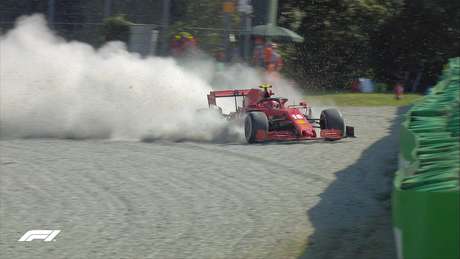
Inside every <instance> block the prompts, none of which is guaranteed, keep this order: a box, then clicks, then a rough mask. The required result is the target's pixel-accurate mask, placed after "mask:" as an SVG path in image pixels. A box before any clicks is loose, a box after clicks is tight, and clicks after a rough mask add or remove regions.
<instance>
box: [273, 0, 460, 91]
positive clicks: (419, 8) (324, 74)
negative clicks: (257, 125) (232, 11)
mask: <svg viewBox="0 0 460 259" xmlns="http://www.w3.org/2000/svg"><path fill="white" fill-rule="evenodd" d="M280 3H281V11H280V15H281V17H280V19H279V20H280V22H281V23H282V24H281V25H282V26H285V27H290V28H292V29H296V28H295V26H293V25H295V24H298V23H299V21H298V19H299V18H298V17H303V18H301V19H302V20H301V22H300V26H299V28H298V32H300V34H302V36H304V37H305V42H304V43H303V44H298V45H295V46H289V47H287V48H291V49H287V50H285V51H284V53H285V54H286V55H285V56H284V57H285V59H286V63H287V65H286V71H285V72H286V73H287V74H289V75H292V76H294V77H295V78H296V79H297V80H298V81H301V82H303V84H304V85H305V87H307V88H344V87H345V86H347V85H349V82H350V81H351V80H352V79H355V78H357V77H370V78H373V79H376V80H379V81H382V82H386V83H390V84H393V83H395V82H397V81H403V83H406V87H407V86H411V85H413V84H414V82H415V81H416V78H417V75H420V76H421V77H420V85H421V86H422V87H421V88H422V89H423V88H424V87H426V86H428V85H430V84H433V83H434V82H435V81H436V80H437V78H438V75H439V74H440V71H441V69H442V64H444V63H446V62H447V59H448V58H450V57H454V56H459V55H460V41H459V40H458V39H460V15H459V13H460V1H450V0H439V1H435V0H415V1H412V0H389V1H388V0H348V1H339V0H313V1H311V0H310V1H307V0H285V1H280ZM298 12H302V15H300V16H299V15H297V16H293V15H292V14H293V13H298ZM295 17H297V18H295Z"/></svg>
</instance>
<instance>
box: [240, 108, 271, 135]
mask: <svg viewBox="0 0 460 259" xmlns="http://www.w3.org/2000/svg"><path fill="white" fill-rule="evenodd" d="M259 130H263V131H265V133H267V132H268V118H267V115H265V113H264V112H249V113H248V114H247V116H246V118H245V119H244V136H245V137H246V141H247V142H248V143H255V142H258V141H257V139H256V133H257V131H259Z"/></svg>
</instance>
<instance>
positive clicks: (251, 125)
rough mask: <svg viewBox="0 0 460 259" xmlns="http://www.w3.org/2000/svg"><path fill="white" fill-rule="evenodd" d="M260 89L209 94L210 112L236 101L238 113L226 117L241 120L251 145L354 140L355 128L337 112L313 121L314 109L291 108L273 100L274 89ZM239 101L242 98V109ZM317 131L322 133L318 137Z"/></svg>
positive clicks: (301, 105) (264, 86)
mask: <svg viewBox="0 0 460 259" xmlns="http://www.w3.org/2000/svg"><path fill="white" fill-rule="evenodd" d="M259 87H260V89H243V90H236V89H235V90H220V91H211V92H210V93H209V94H208V104H209V107H210V108H216V109H218V110H220V111H222V109H221V108H219V107H218V106H217V103H216V99H217V98H222V97H233V98H234V99H235V108H236V110H235V112H230V113H229V114H223V115H224V116H226V117H227V118H228V119H229V120H241V121H243V123H244V132H245V137H246V141H247V142H248V143H257V142H264V141H292V140H312V139H325V140H338V139H341V138H343V137H351V136H354V128H353V127H350V126H345V122H344V120H343V118H342V115H341V114H340V112H339V111H337V110H336V109H327V110H323V111H322V112H321V116H320V118H319V119H314V118H312V112H311V108H310V107H309V106H308V105H307V104H306V103H305V102H300V103H299V104H298V105H287V104H286V103H287V101H288V99H286V98H280V97H272V96H273V92H272V91H271V85H269V84H262V85H261V86H259ZM237 97H242V102H241V106H240V105H239V104H238V101H237ZM315 128H319V129H320V134H319V136H317V133H316V130H315Z"/></svg>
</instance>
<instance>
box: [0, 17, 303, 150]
mask: <svg viewBox="0 0 460 259" xmlns="http://www.w3.org/2000/svg"><path fill="white" fill-rule="evenodd" d="M190 64H193V65H192V66H190ZM200 67H201V68H203V69H201V70H197V68H200ZM192 68H194V69H192ZM263 81H266V79H264V78H263V77H261V76H260V74H259V73H258V72H256V71H255V70H253V69H250V68H249V67H247V66H243V65H234V66H231V67H229V68H228V69H227V70H225V71H220V72H218V71H217V70H216V66H215V64H214V63H213V61H211V60H210V59H202V60H201V61H197V60H195V61H194V62H192V63H190V62H188V65H187V62H186V63H185V65H178V64H177V62H176V61H175V60H173V59H171V58H159V57H147V58H142V57H140V56H138V55H136V54H133V53H129V52H128V51H127V50H126V48H125V46H124V44H122V43H120V42H110V43H108V44H106V45H104V46H103V47H101V48H100V49H94V48H93V47H91V46H90V45H88V44H86V43H82V42H76V41H70V42H69V41H66V40H64V39H62V38H60V37H58V36H56V35H55V34H54V33H53V32H52V31H50V30H49V29H48V28H47V26H46V22H45V19H44V18H43V16H42V15H33V16H28V17H22V18H20V19H19V20H18V22H17V24H16V26H15V28H14V29H12V30H10V31H8V32H7V33H6V34H4V35H0V137H2V138H21V137H55V138H115V139H140V138H148V139H171V140H199V141H215V140H216V138H223V134H224V135H226V136H224V138H226V139H228V138H229V136H232V138H233V136H237V135H238V137H237V138H236V139H239V138H240V137H241V136H240V135H239V134H241V131H240V129H238V130H237V129H229V127H228V123H227V122H226V121H225V120H224V119H223V118H221V117H220V116H217V115H216V114H215V113H212V112H210V113H198V114H197V113H196V111H197V110H198V109H201V108H206V107H207V101H206V95H207V94H208V93H209V91H210V90H212V89H213V87H215V88H219V89H222V88H253V87H256V86H257V85H258V84H260V83H262V82H263ZM272 81H273V83H274V86H275V90H279V91H280V92H281V94H280V95H283V94H285V93H288V94H289V95H293V94H295V95H297V96H300V95H299V94H298V92H297V91H296V90H294V88H293V87H291V86H288V85H289V84H287V83H286V81H284V80H282V79H275V80H272ZM211 85H212V86H213V87H212V86H211ZM277 85H283V87H277ZM285 95H286V94H285ZM287 97H290V96H287ZM234 139H235V138H233V139H232V140H234Z"/></svg>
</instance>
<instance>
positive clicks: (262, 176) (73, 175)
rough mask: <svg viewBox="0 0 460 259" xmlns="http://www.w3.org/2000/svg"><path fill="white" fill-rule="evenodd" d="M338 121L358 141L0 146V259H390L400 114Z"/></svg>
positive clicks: (368, 112) (19, 142)
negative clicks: (33, 233)
mask: <svg viewBox="0 0 460 259" xmlns="http://www.w3.org/2000/svg"><path fill="white" fill-rule="evenodd" d="M343 111H344V116H345V117H346V119H347V120H348V121H349V122H350V124H353V125H354V126H356V128H357V129H356V134H357V135H358V138H354V139H344V140H341V141H339V142H324V141H310V142H301V143H273V144H263V145H241V144H214V143H192V142H181V143H171V142H167V141H158V142H153V143H143V142H134V141H131V142H130V141H109V140H79V141H75V140H58V139H16V140H1V141H0V151H1V156H0V157H1V161H0V162H1V164H0V166H1V174H0V188H1V189H0V201H1V204H0V205H1V214H0V234H1V236H0V258H2V259H3V258H5V259H6V258H162V259H163V258H165V259H166V258H297V257H298V256H299V255H301V254H303V255H302V258H350V257H348V256H353V257H355V258H360V257H362V258H364V257H365V256H367V254H370V253H371V254H373V255H374V256H373V257H366V258H391V257H392V256H393V255H394V251H393V248H392V241H391V227H390V226H389V223H388V221H387V220H386V219H383V221H382V218H388V217H389V212H388V204H387V202H388V192H389V189H388V188H389V187H388V186H389V184H388V183H389V181H391V177H389V174H391V172H392V171H393V170H394V164H395V159H396V152H397V148H398V146H397V136H396V135H397V133H395V132H394V127H393V125H394V124H395V123H396V122H395V119H396V117H397V115H396V113H397V111H396V109H395V108H388V107H384V108H346V109H344V110H343ZM32 229H51V230H55V229H58V230H61V233H60V234H59V235H58V236H57V237H56V238H55V239H54V241H53V242H43V241H41V240H34V241H31V242H18V241H17V240H18V239H19V238H20V237H21V236H22V235H23V234H24V233H25V232H26V231H28V230H32ZM374 239H375V240H374ZM383 239H385V240H386V241H382V240H383ZM347 240H348V242H347ZM373 242H375V244H374V243H373ZM374 245H375V246H374ZM375 251H377V253H374V252H375Z"/></svg>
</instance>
